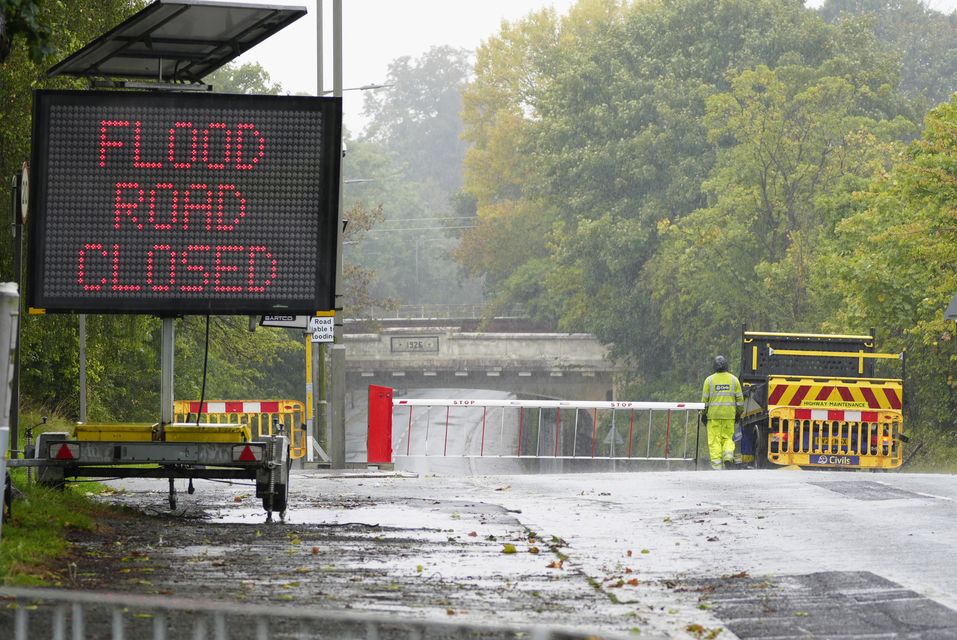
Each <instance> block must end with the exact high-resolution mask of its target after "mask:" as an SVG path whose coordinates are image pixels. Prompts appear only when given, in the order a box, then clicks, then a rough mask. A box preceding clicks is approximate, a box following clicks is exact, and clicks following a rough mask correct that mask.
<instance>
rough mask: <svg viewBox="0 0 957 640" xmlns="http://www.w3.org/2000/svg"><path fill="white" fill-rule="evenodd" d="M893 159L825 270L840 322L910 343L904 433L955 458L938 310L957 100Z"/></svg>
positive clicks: (954, 241) (945, 343)
mask: <svg viewBox="0 0 957 640" xmlns="http://www.w3.org/2000/svg"><path fill="white" fill-rule="evenodd" d="M894 160H895V162H894V164H893V166H892V167H891V168H890V169H889V170H887V171H883V172H881V173H879V174H877V175H876V177H875V178H874V180H873V181H872V182H871V184H870V185H869V186H868V188H866V189H863V190H861V192H860V193H859V195H858V197H857V207H856V209H857V210H856V211H855V212H854V213H853V215H849V216H847V218H846V220H844V221H842V222H841V223H840V224H839V225H838V227H837V237H836V238H835V241H834V243H833V247H832V254H831V255H832V257H831V258H830V260H829V261H828V262H827V263H826V264H824V265H822V268H826V269H828V271H829V272H830V273H831V285H832V287H833V288H834V289H836V291H837V295H839V296H840V297H841V299H842V305H841V306H840V307H839V311H840V313H839V318H840V320H841V321H842V322H843V323H844V325H846V326H873V327H876V329H877V331H878V334H879V335H880V336H881V344H882V348H883V349H882V350H885V351H892V352H893V351H900V350H905V349H906V351H907V379H906V381H905V394H906V397H907V403H906V411H907V419H908V422H909V425H910V426H909V427H908V429H914V430H915V431H916V432H917V433H918V434H919V435H920V437H921V438H922V439H924V440H925V441H930V442H934V441H938V442H945V443H946V444H948V445H949V447H950V448H949V449H946V450H941V451H940V455H941V456H943V455H945V454H948V455H952V452H953V450H954V447H955V446H957V442H954V440H953V435H952V434H953V431H952V424H953V415H954V413H955V411H957V377H955V376H954V374H953V371H954V368H953V367H954V363H955V362H957V348H955V347H957V344H955V343H957V340H955V332H954V324H953V322H952V321H947V320H945V319H944V313H943V312H944V309H945V308H946V307H947V304H948V303H949V302H950V299H951V297H952V296H953V295H954V292H955V291H957V224H955V221H954V215H953V212H954V211H955V210H957V189H955V187H954V167H955V166H957V101H955V100H951V101H950V102H947V103H944V104H942V105H940V106H938V107H937V108H935V109H934V110H933V111H931V112H930V114H929V115H928V116H927V118H926V121H925V126H924V131H923V135H922V137H921V138H920V139H919V140H916V141H914V142H913V143H911V145H910V146H909V147H908V149H907V151H906V153H903V154H900V155H898V156H894ZM948 433H949V434H950V435H949V436H947V435H945V434H948ZM948 438H949V439H948ZM938 462H946V463H948V464H952V457H951V458H950V459H940V460H938Z"/></svg>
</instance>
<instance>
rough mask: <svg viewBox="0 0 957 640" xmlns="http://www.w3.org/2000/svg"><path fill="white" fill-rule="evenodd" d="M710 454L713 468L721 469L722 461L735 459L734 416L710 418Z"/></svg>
mask: <svg viewBox="0 0 957 640" xmlns="http://www.w3.org/2000/svg"><path fill="white" fill-rule="evenodd" d="M708 455H709V456H710V457H711V468H712V469H721V468H722V464H721V463H722V462H733V461H734V418H731V419H730V420H715V419H713V418H708Z"/></svg>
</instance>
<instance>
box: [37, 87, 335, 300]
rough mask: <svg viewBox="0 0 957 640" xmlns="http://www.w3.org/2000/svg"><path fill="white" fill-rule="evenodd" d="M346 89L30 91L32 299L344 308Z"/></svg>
mask: <svg viewBox="0 0 957 640" xmlns="http://www.w3.org/2000/svg"><path fill="white" fill-rule="evenodd" d="M341 120H342V105H341V101H340V100H339V99H336V98H315V97H293V96H246V95H225V94H212V93H139V92H120V91H103V92H95V91H37V92H35V93H34V113H33V164H32V166H31V172H32V175H31V184H30V188H31V198H30V201H31V216H30V279H29V288H28V290H27V294H28V295H27V299H28V304H29V305H30V306H31V307H35V308H39V309H45V310H47V311H77V312H85V313H155V314H160V315H171V314H187V313H194V314H205V313H216V314H244V315H245V314H261V313H263V314H265V313H289V314H306V315H311V314H312V313H313V312H315V311H317V310H321V309H332V308H333V307H334V306H335V305H334V295H335V264H336V254H335V252H336V245H337V242H336V240H337V235H336V234H337V233H338V232H339V229H338V223H337V211H338V188H339V163H340V158H341V153H340V148H341Z"/></svg>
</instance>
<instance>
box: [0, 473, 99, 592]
mask: <svg viewBox="0 0 957 640" xmlns="http://www.w3.org/2000/svg"><path fill="white" fill-rule="evenodd" d="M11 475H12V478H13V482H14V486H15V487H16V488H17V490H18V491H20V492H22V493H23V499H21V500H17V501H16V502H15V503H14V506H13V517H12V518H6V519H4V522H3V536H2V538H0V584H4V585H6V586H57V585H59V584H60V583H61V579H62V573H61V572H62V568H63V561H64V559H65V558H66V557H67V556H68V554H69V551H70V543H69V542H68V540H67V539H66V536H67V534H68V532H69V531H92V530H93V529H94V528H95V518H96V516H97V514H99V513H101V512H103V511H104V510H105V509H106V508H105V507H103V506H99V505H97V504H95V503H93V502H92V501H91V500H90V499H89V498H88V497H87V496H86V494H87V493H88V492H89V491H91V490H93V491H95V490H97V488H98V487H97V486H96V485H68V486H67V487H66V488H65V489H64V490H63V491H59V490H57V489H52V488H49V487H43V486H40V485H38V484H36V482H34V483H33V484H29V485H28V484H27V483H26V471H25V470H23V469H16V470H13V471H11Z"/></svg>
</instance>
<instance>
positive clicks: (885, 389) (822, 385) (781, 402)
mask: <svg viewBox="0 0 957 640" xmlns="http://www.w3.org/2000/svg"><path fill="white" fill-rule="evenodd" d="M901 399H902V391H901V383H900V381H899V380H881V381H868V380H857V381H847V380H819V379H810V378H804V379H793V378H775V377H772V378H771V379H770V380H769V381H768V408H771V407H802V408H809V409H858V410H881V409H883V410H891V411H900V409H901Z"/></svg>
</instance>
